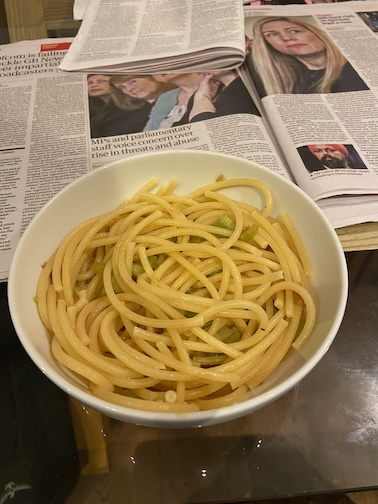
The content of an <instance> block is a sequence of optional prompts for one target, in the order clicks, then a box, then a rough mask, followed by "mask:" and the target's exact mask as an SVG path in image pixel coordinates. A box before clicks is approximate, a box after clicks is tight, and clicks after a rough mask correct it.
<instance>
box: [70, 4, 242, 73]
mask: <svg viewBox="0 0 378 504" xmlns="http://www.w3.org/2000/svg"><path fill="white" fill-rule="evenodd" d="M243 60H244V36H243V6H242V3H241V2H240V0H188V1H186V2H182V1H181V0H112V2H109V1H108V0H92V1H91V2H90V3H89V4H88V6H87V8H86V11H85V16H84V19H83V22H82V24H81V26H80V29H79V32H78V34H77V36H76V37H75V40H74V42H73V44H72V46H71V48H70V50H69V51H68V53H67V55H66V57H65V58H64V59H63V61H62V63H61V65H60V68H61V69H62V70H67V71H83V70H84V71H92V70H93V69H95V68H96V69H97V71H99V70H101V71H103V72H104V71H105V70H107V71H108V73H112V72H113V73H116V72H118V73H119V72H121V73H122V72H125V71H129V72H134V73H153V72H161V71H163V70H164V71H173V70H181V71H190V70H191V69H192V70H198V69H214V68H236V67H237V66H239V65H240V64H241V63H242V62H243Z"/></svg>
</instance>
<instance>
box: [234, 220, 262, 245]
mask: <svg viewBox="0 0 378 504" xmlns="http://www.w3.org/2000/svg"><path fill="white" fill-rule="evenodd" d="M258 230H259V226H258V225H257V224H253V226H251V227H249V228H247V229H245V230H244V231H243V232H242V233H240V236H239V240H240V241H244V242H249V241H251V240H252V238H254V236H255V235H256V233H257V231H258Z"/></svg>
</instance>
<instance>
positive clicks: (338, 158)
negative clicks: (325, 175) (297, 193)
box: [308, 144, 351, 169]
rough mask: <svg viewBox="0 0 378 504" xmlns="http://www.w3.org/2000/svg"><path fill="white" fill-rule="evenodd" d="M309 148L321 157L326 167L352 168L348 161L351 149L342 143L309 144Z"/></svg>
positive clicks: (316, 155) (320, 159)
mask: <svg viewBox="0 0 378 504" xmlns="http://www.w3.org/2000/svg"><path fill="white" fill-rule="evenodd" d="M308 148H309V150H310V151H311V152H312V154H313V155H314V156H315V157H317V158H318V159H319V161H320V162H321V163H322V165H323V166H324V169H330V168H351V167H350V166H349V163H348V157H349V151H348V149H347V148H346V147H345V145H342V144H315V145H309V146H308Z"/></svg>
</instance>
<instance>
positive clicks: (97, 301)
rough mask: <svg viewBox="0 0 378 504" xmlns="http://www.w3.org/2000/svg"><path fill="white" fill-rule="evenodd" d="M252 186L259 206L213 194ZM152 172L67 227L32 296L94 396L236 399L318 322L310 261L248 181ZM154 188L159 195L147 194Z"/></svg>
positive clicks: (59, 352) (63, 356)
mask: <svg viewBox="0 0 378 504" xmlns="http://www.w3.org/2000/svg"><path fill="white" fill-rule="evenodd" d="M232 186H249V187H250V188H251V190H255V191H256V190H257V191H259V192H260V193H261V194H262V195H263V199H264V205H263V208H261V209H257V208H254V207H252V206H250V205H248V204H246V203H245V202H243V203H239V202H236V201H233V200H232V199H230V198H229V197H227V196H226V195H225V194H224V192H222V191H220V190H221V189H225V188H228V187H232ZM175 188H176V183H174V182H172V183H171V184H169V185H168V186H167V187H163V186H158V183H157V181H156V180H153V181H151V182H150V183H149V184H147V185H146V186H145V187H143V188H142V189H140V190H139V191H138V192H137V193H136V194H135V195H134V196H133V197H132V198H131V199H130V200H129V201H126V202H124V203H122V204H121V205H119V206H118V207H117V208H116V209H115V210H113V211H111V212H109V213H106V214H104V215H100V216H98V217H95V218H92V219H90V220H88V221H87V222H84V223H82V224H80V225H79V226H77V227H76V228H75V229H73V230H72V231H71V232H70V233H69V234H68V235H67V236H66V237H65V238H64V240H63V241H62V242H61V244H60V245H59V247H58V249H57V250H56V252H55V253H54V254H53V255H52V256H51V258H50V259H49V260H48V261H47V263H46V264H45V265H44V267H43V270H42V273H41V275H40V279H39V283H38V287H37V296H36V299H37V305H38V311H39V314H40V317H41V319H42V322H43V324H44V325H45V326H46V328H47V329H48V331H49V333H50V334H51V348H52V352H53V355H54V357H55V358H56V360H57V361H58V362H59V363H60V364H61V365H62V366H63V367H65V368H67V369H69V370H70V371H72V372H73V373H75V375H76V376H77V377H79V378H80V379H82V380H84V381H85V383H86V384H87V385H88V387H89V389H90V391H91V392H92V393H93V394H94V395H95V396H97V397H99V398H101V399H104V400H106V401H110V402H112V403H114V404H118V405H121V406H125V407H129V408H136V409H142V410H147V411H160V412H189V411H198V410H203V409H213V408H219V407H223V406H227V405H229V404H233V403H235V402H238V401H240V400H242V398H243V397H244V396H245V394H246V393H247V392H248V391H249V390H251V389H255V388H256V387H258V386H259V385H260V384H261V383H262V382H263V381H264V380H265V379H266V378H267V377H268V376H269V375H270V374H271V373H272V372H273V371H274V370H275V369H276V367H277V366H278V365H279V364H280V362H282V360H283V359H284V358H285V356H286V355H287V353H288V352H289V351H293V350H291V349H292V348H294V349H298V348H300V347H301V346H302V345H303V344H304V343H305V342H306V340H307V339H308V338H309V336H310V334H311V331H312V329H313V326H314V323H315V316H316V313H315V305H314V302H313V299H312V297H311V294H310V292H309V290H308V277H309V276H311V274H312V271H311V264H310V261H309V258H308V256H307V254H306V251H305V248H304V246H303V243H302V241H301V238H300V236H299V235H298V233H297V232H296V230H295V228H294V226H293V224H292V222H291V221H290V219H289V217H288V216H286V215H284V216H282V217H280V218H278V219H276V218H273V217H272V215H271V212H272V206H273V198H272V194H271V192H270V190H269V189H268V187H267V186H266V185H264V184H263V183H261V182H259V181H256V180H252V179H231V180H223V179H222V177H220V179H219V180H217V181H215V182H214V183H212V184H209V185H207V186H205V187H202V188H200V189H198V190H196V191H194V192H192V193H191V194H189V195H188V196H186V197H181V196H177V195H175V194H174V190H175ZM153 191H155V192H153Z"/></svg>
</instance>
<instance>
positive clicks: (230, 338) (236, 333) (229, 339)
mask: <svg viewBox="0 0 378 504" xmlns="http://www.w3.org/2000/svg"><path fill="white" fill-rule="evenodd" d="M239 340H240V332H239V331H233V332H232V333H231V334H229V335H228V336H227V337H226V338H225V339H224V340H223V343H227V344H229V343H236V342H237V341H239Z"/></svg>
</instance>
